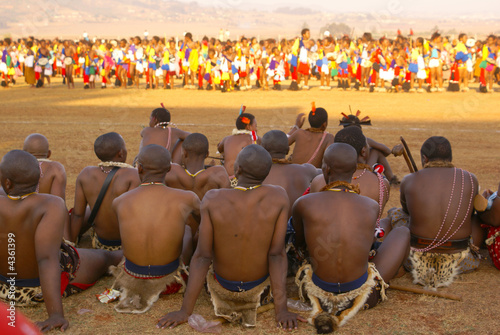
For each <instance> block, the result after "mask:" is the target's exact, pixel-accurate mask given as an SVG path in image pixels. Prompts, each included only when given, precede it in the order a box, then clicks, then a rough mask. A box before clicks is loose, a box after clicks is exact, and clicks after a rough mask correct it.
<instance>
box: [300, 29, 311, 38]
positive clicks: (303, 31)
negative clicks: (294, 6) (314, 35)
mask: <svg viewBox="0 0 500 335" xmlns="http://www.w3.org/2000/svg"><path fill="white" fill-rule="evenodd" d="M308 31H310V30H309V28H304V29H302V31H301V32H300V35H302V36H304V35H305V34H306V33H307V32H308Z"/></svg>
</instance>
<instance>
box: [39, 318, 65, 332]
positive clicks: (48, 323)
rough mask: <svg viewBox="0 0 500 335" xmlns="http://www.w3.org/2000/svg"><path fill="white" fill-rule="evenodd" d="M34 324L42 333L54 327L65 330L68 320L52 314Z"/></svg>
mask: <svg viewBox="0 0 500 335" xmlns="http://www.w3.org/2000/svg"><path fill="white" fill-rule="evenodd" d="M36 326H37V327H38V329H40V330H41V331H42V332H44V333H45V332H48V331H51V330H52V329H56V328H61V331H65V330H66V329H68V326H69V322H68V320H66V319H65V318H64V316H62V315H53V316H51V317H50V318H48V319H47V320H45V321H43V322H37V323H36Z"/></svg>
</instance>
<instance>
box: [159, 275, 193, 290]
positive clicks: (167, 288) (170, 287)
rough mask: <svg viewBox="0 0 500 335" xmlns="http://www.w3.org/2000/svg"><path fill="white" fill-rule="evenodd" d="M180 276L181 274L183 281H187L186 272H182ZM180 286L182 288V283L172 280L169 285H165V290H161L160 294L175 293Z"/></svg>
mask: <svg viewBox="0 0 500 335" xmlns="http://www.w3.org/2000/svg"><path fill="white" fill-rule="evenodd" d="M181 276H182V279H184V281H185V282H187V280H188V276H187V274H185V273H182V274H181ZM181 288H182V284H179V283H177V282H174V283H172V284H170V285H167V287H166V288H165V290H164V291H163V292H161V295H169V294H174V293H177V292H179V291H180V289H181Z"/></svg>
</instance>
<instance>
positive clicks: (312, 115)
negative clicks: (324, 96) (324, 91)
mask: <svg viewBox="0 0 500 335" xmlns="http://www.w3.org/2000/svg"><path fill="white" fill-rule="evenodd" d="M308 120H309V124H310V125H311V128H318V129H321V128H323V130H324V129H326V127H327V126H328V112H327V111H326V110H325V109H324V108H321V107H318V108H315V107H314V108H313V110H312V111H310V112H309V118H308Z"/></svg>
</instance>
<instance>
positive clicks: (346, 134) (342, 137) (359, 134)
mask: <svg viewBox="0 0 500 335" xmlns="http://www.w3.org/2000/svg"><path fill="white" fill-rule="evenodd" d="M334 143H345V144H349V145H350V146H351V147H353V148H354V150H356V154H357V155H358V157H359V156H360V157H363V158H366V155H367V153H368V144H367V142H366V137H365V135H363V131H362V130H361V128H359V127H347V128H344V129H341V130H339V132H338V133H337V134H336V135H335V139H334Z"/></svg>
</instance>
